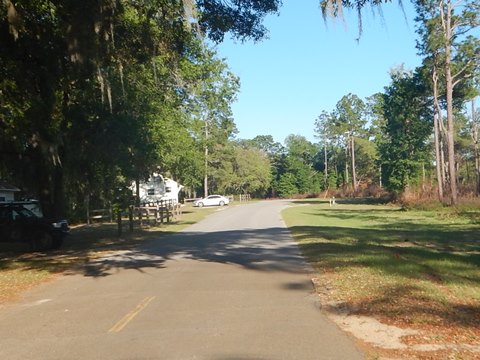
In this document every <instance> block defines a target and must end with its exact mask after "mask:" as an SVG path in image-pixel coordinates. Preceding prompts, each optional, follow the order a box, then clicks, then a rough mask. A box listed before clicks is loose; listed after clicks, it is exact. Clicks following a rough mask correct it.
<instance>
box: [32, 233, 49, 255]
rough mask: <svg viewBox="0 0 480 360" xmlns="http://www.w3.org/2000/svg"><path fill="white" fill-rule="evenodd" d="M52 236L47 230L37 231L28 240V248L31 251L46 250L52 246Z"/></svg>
mask: <svg viewBox="0 0 480 360" xmlns="http://www.w3.org/2000/svg"><path fill="white" fill-rule="evenodd" d="M53 246H54V242H53V236H52V235H51V234H50V233H49V232H48V231H44V230H43V231H38V232H36V233H35V234H33V237H32V239H31V241H30V248H31V250H32V251H41V250H48V249H51V248H53Z"/></svg>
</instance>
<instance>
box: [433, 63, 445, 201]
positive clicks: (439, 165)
mask: <svg viewBox="0 0 480 360" xmlns="http://www.w3.org/2000/svg"><path fill="white" fill-rule="evenodd" d="M432 79H433V100H434V103H435V108H434V111H433V137H434V141H435V160H436V161H435V162H436V164H435V165H436V166H435V168H436V171H437V186H438V188H437V193H438V200H440V201H441V202H442V203H443V201H444V197H443V189H444V186H445V182H444V171H443V157H442V156H441V154H440V150H441V149H440V142H441V138H440V120H441V116H442V112H441V109H440V104H439V103H438V76H437V70H436V67H435V66H434V68H433V74H432Z"/></svg>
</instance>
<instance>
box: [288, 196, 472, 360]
mask: <svg viewBox="0 0 480 360" xmlns="http://www.w3.org/2000/svg"><path fill="white" fill-rule="evenodd" d="M296 204H297V205H303V206H294V207H290V208H288V209H287V210H285V211H284V212H283V217H284V219H285V221H286V223H287V225H288V226H289V228H290V230H291V231H292V234H293V235H294V237H295V239H296V240H297V241H298V242H299V244H300V247H301V249H302V251H303V253H304V255H305V256H306V257H307V259H308V260H309V261H310V262H311V264H312V265H313V266H314V268H315V269H316V270H317V272H318V279H316V281H318V286H319V288H321V289H323V290H325V289H327V290H326V293H327V297H328V298H329V300H332V301H337V302H340V303H342V306H346V307H347V308H348V309H350V311H351V312H352V313H353V314H359V315H367V316H373V317H375V318H376V319H378V320H380V321H382V322H384V323H386V324H391V325H396V326H399V327H409V328H414V329H420V330H422V335H421V336H410V337H408V338H406V339H404V341H405V342H406V343H409V344H416V343H417V344H419V343H422V344H423V343H426V342H428V343H430V344H447V343H448V344H474V345H480V226H479V225H480V209H478V210H477V211H470V212H468V214H461V213H459V212H452V211H443V210H442V211H440V212H438V211H437V212H436V211H418V210H409V211H403V210H402V209H400V208H398V207H392V206H380V205H368V204H362V203H360V202H359V203H354V202H348V201H344V202H341V201H340V203H339V204H338V205H336V206H333V207H330V206H329V204H328V202H327V203H325V202H322V201H315V200H312V201H310V200H303V201H298V202H297V203H296ZM452 354H453V355H452ZM397 355H398V354H397ZM437 355H439V356H440V357H439V358H447V356H454V357H448V358H459V359H470V358H476V359H478V358H480V353H470V352H468V351H466V352H462V351H459V350H458V349H450V350H445V351H443V352H441V353H439V354H437ZM410 356H415V357H420V358H421V357H422V355H421V354H420V355H419V354H413V355H412V354H411V353H410V354H409V355H405V354H404V357H403V358H408V357H410ZM425 356H427V355H425ZM428 356H430V355H428ZM428 356H427V357H425V358H429V357H428ZM443 356H445V357H443ZM455 356H458V357H455Z"/></svg>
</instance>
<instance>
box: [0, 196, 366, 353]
mask: <svg viewBox="0 0 480 360" xmlns="http://www.w3.org/2000/svg"><path fill="white" fill-rule="evenodd" d="M287 204H288V203H287V202H283V201H265V202H260V203H253V204H249V205H242V206H231V207H225V208H221V209H219V211H217V212H216V213H215V214H213V215H211V216H209V217H208V218H207V219H205V220H204V221H201V222H199V223H198V224H195V225H193V226H191V227H189V228H188V229H186V230H185V231H183V232H181V233H177V234H175V235H172V236H168V237H164V238H162V239H159V240H157V241H152V242H149V243H147V244H145V245H144V246H142V247H141V248H139V249H137V250H135V251H129V252H123V253H117V254H114V255H111V256H109V257H106V258H102V259H99V260H97V261H95V262H92V263H90V264H88V266H85V267H82V268H81V269H78V270H76V271H72V273H71V274H67V275H66V276H62V277H61V278H60V279H59V280H55V281H53V282H51V283H48V284H45V285H42V286H40V287H38V288H36V289H34V290H32V291H29V292H28V293H27V294H26V295H25V296H24V297H23V298H22V300H21V301H19V302H17V303H14V304H9V305H7V306H4V307H2V308H0V359H5V360H14V359H22V360H28V359H35V360H42V359H48V360H55V359H59V360H60V359H61V360H66V359H92V360H94V359H100V360H103V359H107V360H108V359H125V360H127V359H128V360H136V359H138V360H140V359H145V360H147V359H175V360H197V359H199V360H280V359H292V360H303V359H305V360H309V359H312V360H319V359H363V355H362V353H361V352H360V351H359V350H358V349H357V348H356V347H355V345H354V343H353V341H352V339H351V338H349V337H348V336H347V335H346V334H344V333H342V332H341V331H340V330H339V329H338V328H337V327H336V325H334V324H333V323H331V322H330V321H329V320H327V319H326V318H325V316H324V315H322V312H321V311H320V310H319V304H318V303H317V297H316V296H315V295H314V293H313V288H312V284H311V280H310V279H311V276H309V275H310V272H311V269H310V268H309V267H308V265H307V264H306V263H305V261H304V259H303V258H302V257H301V255H300V253H299V250H298V248H297V246H296V245H295V243H294V242H293V241H292V238H291V236H290V234H289V232H288V231H287V230H286V228H285V225H284V224H283V222H282V220H281V217H280V210H281V209H282V208H283V207H285V206H287Z"/></svg>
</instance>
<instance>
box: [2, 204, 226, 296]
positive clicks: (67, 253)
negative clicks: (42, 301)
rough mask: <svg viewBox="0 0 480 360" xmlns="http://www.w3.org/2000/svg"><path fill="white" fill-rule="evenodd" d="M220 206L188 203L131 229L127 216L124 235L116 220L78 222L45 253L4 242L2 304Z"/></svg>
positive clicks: (160, 235)
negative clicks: (162, 219) (169, 217)
mask: <svg viewBox="0 0 480 360" xmlns="http://www.w3.org/2000/svg"><path fill="white" fill-rule="evenodd" d="M217 209H218V208H214V207H211V208H202V209H198V208H194V207H192V206H191V205H188V206H186V207H184V208H183V212H182V215H181V216H180V217H179V218H178V219H175V220H173V221H172V222H171V223H169V224H164V225H162V226H148V227H147V226H145V227H142V228H140V227H139V226H138V224H137V225H136V226H135V229H134V232H133V233H130V232H129V229H128V222H127V221H126V219H125V223H124V226H123V233H122V236H121V237H120V238H119V237H118V228H117V224H116V223H103V224H92V225H75V226H72V227H71V233H70V235H69V236H67V238H66V239H65V243H64V245H63V246H62V248H61V249H59V250H55V251H49V252H41V253H29V252H26V250H27V247H26V246H23V245H22V244H5V243H0V304H2V303H5V302H7V301H10V300H13V299H15V298H17V297H18V296H19V295H20V294H21V293H22V291H25V290H27V289H28V288H30V287H33V286H36V285H38V284H39V283H42V282H45V281H49V280H51V279H52V278H53V277H55V276H57V275H58V274H61V273H63V272H64V271H66V270H69V269H72V268H73V267H74V266H75V265H78V264H82V263H86V262H88V261H90V260H92V259H95V258H97V257H100V256H102V255H105V254H106V253H109V252H114V251H121V250H128V249H132V248H134V247H135V246H137V245H139V244H140V243H142V242H144V241H146V240H150V239H160V238H161V237H162V236H165V235H166V234H169V233H172V232H176V231H179V230H181V229H183V228H185V227H187V226H188V225H191V224H194V223H196V222H198V221H199V220H201V219H203V218H204V217H206V216H207V215H208V214H211V213H212V212H214V211H216V210H217Z"/></svg>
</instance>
